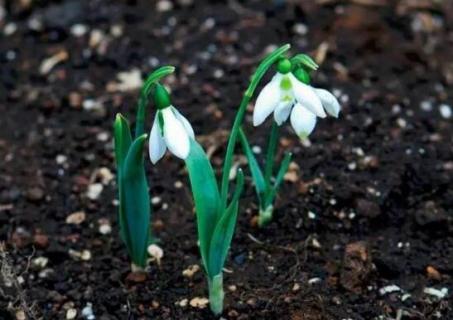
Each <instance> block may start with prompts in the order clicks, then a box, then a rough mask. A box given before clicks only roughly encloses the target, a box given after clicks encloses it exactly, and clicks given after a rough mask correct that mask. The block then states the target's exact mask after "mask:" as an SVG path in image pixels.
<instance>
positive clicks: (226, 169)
mask: <svg viewBox="0 0 453 320" xmlns="http://www.w3.org/2000/svg"><path fill="white" fill-rule="evenodd" d="M289 48H290V45H289V44H286V45H284V46H281V47H280V48H278V49H277V50H275V51H274V52H272V53H271V54H270V55H268V56H267V57H266V58H265V59H264V60H263V61H262V62H261V64H260V65H259V66H258V68H257V69H256V72H255V73H254V74H253V76H252V80H251V82H250V84H249V86H248V88H247V90H246V91H245V93H244V97H243V98H242V101H241V104H240V106H239V110H238V112H237V114H236V118H235V119H234V123H233V128H232V129H231V133H230V137H229V139H228V145H227V150H226V154H225V161H224V163H223V170H222V182H221V187H220V207H219V208H220V210H221V212H223V211H225V208H226V206H227V198H228V178H229V175H230V170H231V166H232V165H233V154H234V148H235V146H236V141H237V137H238V134H239V128H240V126H241V124H242V121H243V120H244V114H245V110H246V108H247V105H248V104H249V102H250V99H251V98H252V96H253V93H254V92H255V89H256V87H257V86H258V84H259V82H260V81H261V79H262V78H263V76H264V74H265V73H266V71H267V70H268V69H269V68H270V67H271V66H272V65H273V64H274V63H275V62H276V61H277V60H278V59H280V56H281V55H282V54H283V53H285V52H286V51H288V50H289Z"/></svg>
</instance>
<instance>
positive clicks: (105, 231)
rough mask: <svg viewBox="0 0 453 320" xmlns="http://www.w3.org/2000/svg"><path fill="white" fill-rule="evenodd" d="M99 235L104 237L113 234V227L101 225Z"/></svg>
mask: <svg viewBox="0 0 453 320" xmlns="http://www.w3.org/2000/svg"><path fill="white" fill-rule="evenodd" d="M99 233H100V234H103V235H107V234H110V233H112V226H111V225H110V224H109V223H101V224H100V225H99Z"/></svg>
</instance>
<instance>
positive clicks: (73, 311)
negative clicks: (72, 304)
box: [66, 308, 77, 320]
mask: <svg viewBox="0 0 453 320" xmlns="http://www.w3.org/2000/svg"><path fill="white" fill-rule="evenodd" d="M76 317H77V310H76V309H74V308H71V309H68V311H66V319H67V320H72V319H75V318H76Z"/></svg>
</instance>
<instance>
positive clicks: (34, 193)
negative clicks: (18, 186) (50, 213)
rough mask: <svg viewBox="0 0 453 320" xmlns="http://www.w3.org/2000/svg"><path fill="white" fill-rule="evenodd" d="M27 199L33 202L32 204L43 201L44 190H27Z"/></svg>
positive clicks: (34, 188) (35, 188)
mask: <svg viewBox="0 0 453 320" xmlns="http://www.w3.org/2000/svg"><path fill="white" fill-rule="evenodd" d="M26 195H27V199H28V200H30V201H32V202H39V201H41V200H42V199H43V198H44V196H45V193H44V190H43V189H41V188H39V187H32V188H30V189H28V190H27V194H26Z"/></svg>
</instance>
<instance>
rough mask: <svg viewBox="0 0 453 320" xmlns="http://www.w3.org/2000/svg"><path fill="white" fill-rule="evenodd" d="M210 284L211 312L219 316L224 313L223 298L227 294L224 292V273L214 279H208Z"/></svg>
mask: <svg viewBox="0 0 453 320" xmlns="http://www.w3.org/2000/svg"><path fill="white" fill-rule="evenodd" d="M208 282H209V305H210V307H211V311H212V312H213V313H214V314H215V315H219V314H221V313H222V311H223V298H224V296H225V293H224V292H223V275H222V273H220V274H218V275H216V276H214V277H213V278H212V279H211V278H210V279H208Z"/></svg>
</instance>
